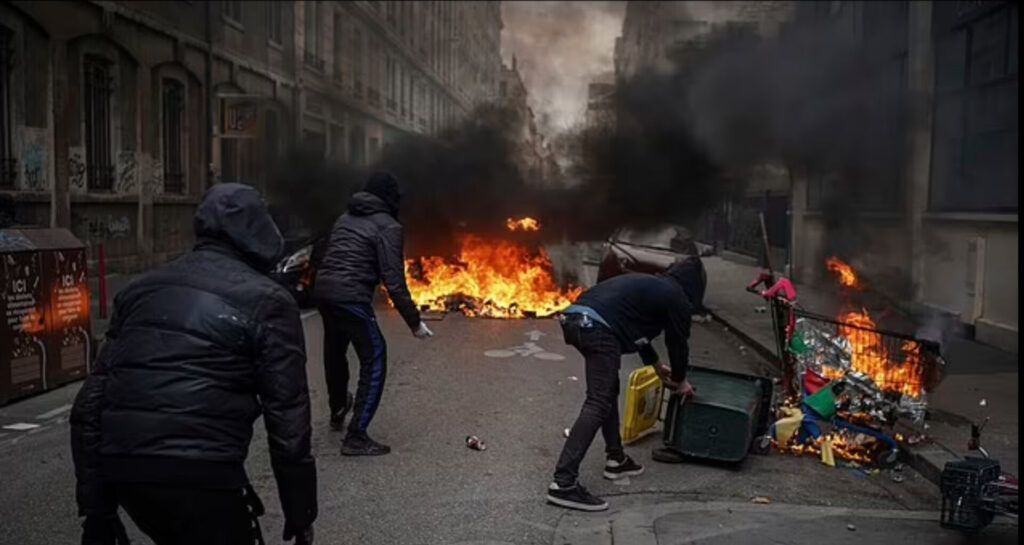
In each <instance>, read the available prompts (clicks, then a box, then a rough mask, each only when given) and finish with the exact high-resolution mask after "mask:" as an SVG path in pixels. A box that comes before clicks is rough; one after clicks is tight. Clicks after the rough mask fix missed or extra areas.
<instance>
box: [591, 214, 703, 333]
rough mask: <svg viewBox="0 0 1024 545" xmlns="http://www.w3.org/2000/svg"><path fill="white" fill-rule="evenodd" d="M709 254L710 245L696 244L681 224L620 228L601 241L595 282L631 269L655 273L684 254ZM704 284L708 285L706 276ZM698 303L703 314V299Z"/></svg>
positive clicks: (661, 270)
mask: <svg viewBox="0 0 1024 545" xmlns="http://www.w3.org/2000/svg"><path fill="white" fill-rule="evenodd" d="M711 253H712V249H711V248H710V247H708V246H707V245H703V244H698V243H697V242H696V241H695V240H694V238H693V235H692V234H691V233H690V231H689V230H687V229H686V228H684V227H679V226H667V227H664V228H661V229H657V230H653V231H644V232H638V231H632V230H626V229H620V230H619V231H616V232H615V233H614V234H613V235H612V236H611V237H609V238H608V240H607V241H606V242H605V243H604V249H603V254H602V257H601V263H600V264H599V265H598V269H597V281H598V282H601V281H603V280H606V279H608V278H612V277H614V276H618V275H620V274H625V273H633V272H639V273H648V274H657V273H660V272H664V271H665V270H666V269H668V268H669V267H670V266H671V265H672V264H673V263H675V262H676V261H678V260H680V259H682V258H684V257H686V256H698V257H699V256H706V255H710V254H711ZM704 283H705V285H707V278H706V276H705V278H704ZM699 304H700V308H698V309H697V314H698V315H700V316H704V315H705V314H706V309H704V307H703V301H701V302H700V303H699Z"/></svg>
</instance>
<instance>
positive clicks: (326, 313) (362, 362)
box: [320, 303, 388, 434]
mask: <svg viewBox="0 0 1024 545" xmlns="http://www.w3.org/2000/svg"><path fill="white" fill-rule="evenodd" d="M320 316H321V317H322V318H323V321H324V378H325V380H326V381H327V397H328V405H330V407H331V415H332V416H333V415H335V414H337V413H338V411H340V410H342V409H343V408H344V407H345V401H346V398H347V396H348V381H349V370H348V356H347V353H348V347H349V344H351V345H352V347H353V348H355V350H356V356H357V357H358V358H359V386H358V388H357V389H356V398H355V406H354V407H353V411H352V420H351V422H350V423H349V426H348V431H349V433H350V434H362V433H366V428H367V427H368V426H369V425H370V421H371V420H373V415H374V414H375V413H376V412H377V406H378V405H379V404H380V398H381V395H382V394H383V393H384V381H385V379H386V378H387V371H388V364H387V354H388V352H387V350H388V349H387V343H386V342H385V341H384V335H382V334H381V332H380V327H379V326H378V325H377V318H376V316H374V314H373V308H372V307H371V306H370V305H366V304H327V303H325V304H322V305H320Z"/></svg>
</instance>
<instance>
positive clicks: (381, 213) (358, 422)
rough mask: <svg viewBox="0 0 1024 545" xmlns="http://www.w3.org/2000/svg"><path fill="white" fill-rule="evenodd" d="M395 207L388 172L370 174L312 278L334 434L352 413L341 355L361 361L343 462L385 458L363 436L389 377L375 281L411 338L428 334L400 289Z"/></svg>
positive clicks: (401, 259) (395, 191) (396, 195)
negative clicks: (375, 308)
mask: <svg viewBox="0 0 1024 545" xmlns="http://www.w3.org/2000/svg"><path fill="white" fill-rule="evenodd" d="M400 200H401V192H400V191H399V188H398V179H397V178H395V176H394V175H393V174H390V173H388V172H375V173H373V174H372V175H371V176H370V179H369V180H368V181H367V182H366V187H365V188H364V189H363V191H360V192H358V193H356V194H355V195H353V196H352V199H351V200H350V201H349V204H348V213H347V214H344V215H342V216H341V217H340V218H338V221H337V222H336V223H335V224H334V228H333V229H332V230H331V235H330V240H329V241H328V243H327V250H326V252H325V254H324V258H323V262H322V263H321V265H320V269H319V271H318V272H317V277H316V284H315V286H316V287H315V288H314V290H315V292H314V293H315V295H316V299H317V301H318V302H319V305H320V315H321V316H322V317H323V320H324V375H325V377H326V380H327V395H328V398H329V402H328V403H329V405H330V409H331V427H332V428H333V429H335V430H339V431H340V430H341V429H342V428H343V427H344V419H345V415H346V414H347V413H348V411H349V410H350V409H352V408H353V399H352V396H351V394H349V393H348V379H349V370H348V359H347V358H346V355H345V353H346V352H347V351H348V346H349V344H350V343H351V344H352V346H353V347H354V348H355V350H356V355H357V356H358V357H359V387H358V389H357V390H356V396H355V400H354V405H355V406H354V409H355V410H354V411H353V413H352V420H351V422H350V423H349V425H348V433H347V434H346V436H345V439H344V440H343V441H342V446H341V453H342V454H343V455H346V456H378V455H382V454H387V453H388V452H391V448H390V447H388V446H387V445H382V444H380V443H378V442H376V441H374V440H372V439H370V437H369V436H368V435H367V433H366V428H367V427H368V426H369V425H370V421H371V420H372V419H373V415H374V413H375V412H376V411H377V406H378V404H379V403H380V398H381V394H382V393H383V391H384V379H385V377H386V375H387V345H386V343H385V341H384V336H383V335H381V331H380V327H378V325H377V318H376V316H375V315H374V312H373V307H372V306H371V305H372V302H373V294H374V291H375V290H376V289H377V286H378V285H379V284H380V283H381V281H383V282H384V287H385V288H387V290H388V296H390V297H391V302H392V303H394V305H395V308H397V309H398V312H399V313H400V314H401V315H402V319H404V320H405V323H406V324H407V325H408V326H409V328H410V329H411V330H412V331H413V334H414V335H415V336H416V337H418V338H420V339H424V338H427V337H430V336H433V334H434V333H433V332H432V331H430V329H429V328H427V326H426V324H424V323H423V322H422V321H421V320H420V313H419V311H418V310H417V309H416V304H415V303H414V302H413V300H412V296H411V295H410V294H409V287H408V286H407V285H406V282H405V255H404V251H403V240H402V225H401V224H400V223H398V219H397V218H398V205H399V201H400Z"/></svg>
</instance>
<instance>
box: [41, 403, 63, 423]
mask: <svg viewBox="0 0 1024 545" xmlns="http://www.w3.org/2000/svg"><path fill="white" fill-rule="evenodd" d="M69 409H71V404H70V403H69V404H67V405H62V406H60V407H57V408H56V409H53V410H52V411H46V412H45V413H43V414H41V415H39V416H37V417H36V419H38V420H46V419H48V418H53V417H55V416H57V415H59V414H61V413H63V412H65V411H67V410H69Z"/></svg>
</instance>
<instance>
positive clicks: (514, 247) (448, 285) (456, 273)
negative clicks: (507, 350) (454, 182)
mask: <svg viewBox="0 0 1024 545" xmlns="http://www.w3.org/2000/svg"><path fill="white" fill-rule="evenodd" d="M524 220H530V221H529V222H527V223H524V224H519V223H517V225H521V226H522V229H524V230H536V229H539V225H538V224H537V222H536V221H535V220H532V219H531V218H524ZM524 220H520V221H524ZM509 229H510V230H515V229H513V227H512V225H511V224H509ZM459 242H460V251H459V255H458V256H456V257H455V258H454V259H451V260H446V259H443V258H441V257H436V256H431V257H421V258H417V259H410V260H408V261H407V262H406V276H407V277H408V279H409V291H410V292H411V293H412V298H413V300H414V301H415V302H416V304H417V305H420V307H421V308H424V307H425V308H428V309H430V310H438V311H451V310H460V311H462V312H463V313H464V314H466V315H468V316H487V317H492V318H525V317H527V316H537V317H544V316H550V315H551V314H554V313H555V312H558V311H559V310H562V309H563V308H565V307H567V306H568V305H570V304H571V303H572V302H573V301H574V300H575V299H576V297H577V296H579V294H580V292H581V291H582V288H573V287H570V288H569V289H565V290H563V289H560V288H559V286H558V285H557V284H556V283H555V281H554V278H552V276H551V270H552V269H551V260H550V259H549V258H548V255H547V253H545V252H544V250H543V249H542V248H539V247H537V248H536V249H534V250H530V249H529V248H527V247H526V246H525V245H523V244H520V243H517V242H510V241H504V240H485V239H483V238H481V237H479V236H476V235H464V236H462V238H461V239H460V241H459Z"/></svg>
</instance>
